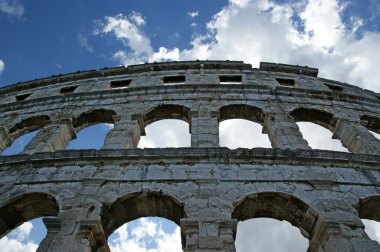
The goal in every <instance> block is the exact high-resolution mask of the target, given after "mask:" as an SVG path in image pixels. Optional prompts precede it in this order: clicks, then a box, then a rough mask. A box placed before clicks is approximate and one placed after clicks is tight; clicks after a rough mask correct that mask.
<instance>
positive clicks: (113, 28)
mask: <svg viewBox="0 0 380 252" xmlns="http://www.w3.org/2000/svg"><path fill="white" fill-rule="evenodd" d="M105 20H106V24H105V25H103V27H102V28H101V30H100V32H101V33H113V34H114V35H115V36H116V38H117V39H118V40H120V41H122V42H123V43H125V45H127V46H128V47H129V48H130V49H131V50H132V51H133V52H135V53H137V54H143V55H145V54H147V55H151V54H152V53H153V50H152V47H151V45H150V40H149V38H147V37H146V36H145V34H144V33H143V32H142V31H141V30H140V29H139V27H138V26H139V25H141V24H142V23H143V22H145V21H144V19H143V18H142V17H141V15H138V14H137V13H133V14H132V16H131V18H128V17H125V16H123V15H122V14H118V15H116V16H114V17H111V16H108V17H105Z"/></svg>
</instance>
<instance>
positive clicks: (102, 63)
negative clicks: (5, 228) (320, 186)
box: [0, 0, 380, 252]
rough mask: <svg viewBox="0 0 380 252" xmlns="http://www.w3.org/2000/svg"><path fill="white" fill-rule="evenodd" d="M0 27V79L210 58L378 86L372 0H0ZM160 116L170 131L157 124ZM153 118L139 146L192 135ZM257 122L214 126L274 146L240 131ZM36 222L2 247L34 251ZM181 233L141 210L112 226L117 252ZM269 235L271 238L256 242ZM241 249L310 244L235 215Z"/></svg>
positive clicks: (288, 231) (378, 34) (174, 240)
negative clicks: (298, 68) (312, 70)
mask: <svg viewBox="0 0 380 252" xmlns="http://www.w3.org/2000/svg"><path fill="white" fill-rule="evenodd" d="M0 31H1V37H0V87H3V86H6V85H10V84H14V83H17V82H20V81H27V80H32V79H35V78H42V77H48V76H51V75H57V74H60V73H70V72H75V71H78V70H89V69H99V68H103V67H113V66H119V65H130V64H140V63H145V62H154V61H171V60H176V61H178V60H196V59H209V60H243V61H244V62H245V63H250V64H252V66H253V67H258V65H259V62H260V61H269V62H277V63H286V64H296V65H307V66H309V67H316V68H318V69H319V76H320V77H325V78H329V79H334V80H338V81H341V82H347V83H350V84H352V85H357V86H360V87H362V88H365V89H370V90H372V91H375V92H380V83H378V78H377V72H378V66H379V65H380V57H379V55H380V1H378V0H340V1H338V0H301V1H287V0H273V1H270V0H218V1H216V0H192V1H185V0H160V1H155V0H107V1H105V0H103V1H101V0H82V1H78V0H76V1H74V0H33V1H30V0H29V1H27V0H0ZM160 123H164V125H169V126H170V127H169V126H168V127H164V128H168V129H169V130H168V131H167V132H164V133H162V132H161V133H159V132H160V129H162V128H163V127H162V125H160ZM165 123H166V124H165ZM150 126H151V128H150V129H149V130H148V129H146V131H147V136H146V137H144V138H142V139H141V141H140V145H139V147H141V148H143V147H163V146H188V144H189V136H188V135H186V133H184V132H188V125H186V124H185V125H183V124H181V123H180V122H172V121H170V122H168V121H166V122H157V123H155V124H152V125H150ZM299 126H300V129H301V132H302V133H303V135H304V137H305V138H307V135H308V133H310V132H311V130H313V132H316V131H315V130H320V133H318V134H316V133H315V134H312V136H309V137H311V138H307V140H308V142H309V144H310V145H312V147H313V148H320V149H334V150H340V151H347V150H345V149H344V148H343V147H342V146H341V144H340V142H339V141H338V142H336V141H335V142H327V141H326V138H331V136H330V135H329V134H331V132H329V131H326V130H325V129H323V128H321V129H320V128H318V127H317V126H315V125H308V124H299ZM260 127H261V126H259V125H252V123H251V124H249V125H247V122H244V121H242V120H240V121H234V120H230V121H229V122H226V123H221V125H220V142H221V146H227V147H229V148H236V147H248V148H252V147H254V146H262V147H270V145H268V143H269V142H268V140H267V137H266V136H265V135H260V134H258V136H253V137H252V139H249V138H247V137H246V136H247V133H246V134H243V132H244V131H245V130H250V131H248V132H252V131H253V130H256V131H257V132H260V131H261V128H260ZM312 127H316V128H312ZM109 129H110V126H107V125H100V126H99V125H98V126H94V127H92V128H90V129H85V130H87V136H85V134H84V133H83V134H84V136H83V137H82V136H80V134H82V133H79V134H78V141H77V142H72V143H70V146H69V147H68V148H99V146H101V144H102V141H103V139H102V138H101V137H98V138H99V139H100V140H99V143H96V144H95V143H94V144H95V145H96V146H88V145H86V146H84V144H83V143H84V142H85V141H84V140H83V139H85V138H86V137H91V136H92V135H93V134H97V136H100V135H101V134H103V136H104V135H105V133H106V132H107V130H109ZM85 130H83V131H85ZM324 130H325V131H324ZM94 132H96V133H94ZM99 132H100V133H101V134H100V133H99ZM149 132H151V133H149ZM227 132H230V133H229V134H227ZM246 132H247V131H246ZM165 134H166V135H165ZM239 135H240V138H239ZM248 135H252V134H251V133H249V134H248ZM158 136H160V137H161V138H159V137H158ZM163 136H166V137H163ZM26 137H27V138H28V137H29V139H30V137H31V135H29V136H26ZM258 137H260V138H258ZM80 139H82V140H80ZM165 139H166V140H165ZM168 139H170V141H169V140H168ZM236 139H242V140H241V141H236ZM18 141H19V142H20V143H17V142H16V143H15V144H14V146H13V147H12V148H14V149H12V148H10V149H8V150H6V151H5V152H4V153H3V154H8V155H9V154H14V153H17V151H21V150H20V148H21V149H22V146H23V145H25V144H26V143H27V142H28V139H26V138H25V139H19V140H18ZM81 141H82V142H81ZM252 143H255V144H257V145H254V146H252ZM17 146H18V147H17ZM17 148H18V150H17ZM253 222H256V223H253ZM254 225H256V227H259V228H256V227H255V226H254ZM42 226H43V225H42V224H41V221H40V220H39V221H34V222H28V223H25V224H23V225H22V226H20V227H19V228H18V229H17V230H15V231H14V232H13V233H11V234H9V235H8V236H7V237H5V238H3V239H1V240H0V246H1V247H2V248H7V249H6V250H7V251H34V250H35V249H36V247H37V244H38V243H39V241H40V239H41V236H42V237H43V236H44V231H43V228H42ZM263 227H265V228H263ZM239 230H243V231H240V232H239ZM257 230H261V231H260V232H258V231H257ZM367 230H372V231H371V232H372V233H371V235H372V237H376V236H377V237H380V228H377V227H376V226H375V225H373V224H368V228H367ZM264 231H267V232H269V234H266V233H265V232H264ZM178 232H179V230H178V228H177V227H175V225H174V226H173V224H171V223H169V222H167V221H165V220H161V219H139V220H137V221H136V222H133V223H128V224H127V225H126V226H123V227H122V228H120V229H119V230H117V231H116V232H115V234H114V235H113V236H112V237H111V238H110V240H112V242H110V244H111V247H112V251H126V250H127V248H129V249H130V251H170V250H168V249H169V248H168V247H167V245H168V244H169V245H170V246H169V247H170V248H171V249H175V250H173V251H178V250H179V249H178V248H180V242H179V235H177V236H175V234H178ZM239 233H240V234H241V235H239ZM275 234H276V235H275ZM244 235H249V237H244ZM269 236H271V237H274V238H273V239H275V238H277V240H276V242H270V241H268V242H266V243H264V244H262V243H260V242H259V241H262V240H264V241H265V240H266V239H265V237H269ZM255 237H256V238H255ZM255 239H256V240H255ZM378 239H379V238H378ZM379 240H380V239H379ZM280 242H281V243H280ZM253 244H255V245H253ZM165 246H166V247H165ZM236 246H237V247H238V251H241V252H244V251H251V250H252V249H253V248H255V249H256V251H268V250H272V251H305V250H306V248H307V241H306V240H305V239H304V238H302V236H301V235H300V232H299V230H298V229H295V230H293V229H292V226H290V224H288V223H286V222H276V221H275V222H273V220H267V219H263V220H262V219H259V220H252V221H251V220H250V221H248V222H247V223H243V224H239V229H238V237H237V242H236ZM270 246H277V247H270ZM153 247H156V249H155V250H154V249H153ZM149 249H150V250H149ZM152 249H153V250H152Z"/></svg>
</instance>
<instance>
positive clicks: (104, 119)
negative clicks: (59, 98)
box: [73, 109, 116, 132]
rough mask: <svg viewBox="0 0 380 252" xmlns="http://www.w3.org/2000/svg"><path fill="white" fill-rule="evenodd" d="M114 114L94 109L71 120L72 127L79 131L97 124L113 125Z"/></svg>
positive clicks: (109, 110) (111, 111) (107, 110)
mask: <svg viewBox="0 0 380 252" xmlns="http://www.w3.org/2000/svg"><path fill="white" fill-rule="evenodd" d="M115 115H116V112H115V111H113V110H111V109H94V110H91V111H87V112H84V113H82V114H80V115H79V116H78V117H75V118H73V127H74V128H75V130H76V131H77V132H78V131H79V130H81V129H83V128H85V127H87V126H90V125H92V124H97V123H112V124H113V123H115V119H114V116H115Z"/></svg>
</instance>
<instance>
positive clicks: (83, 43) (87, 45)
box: [78, 33, 94, 53]
mask: <svg viewBox="0 0 380 252" xmlns="http://www.w3.org/2000/svg"><path fill="white" fill-rule="evenodd" d="M78 42H79V45H80V46H81V47H83V48H84V49H86V50H87V51H88V52H91V53H92V52H94V47H93V46H92V45H90V43H89V42H88V38H87V37H86V36H84V35H83V34H81V33H79V34H78Z"/></svg>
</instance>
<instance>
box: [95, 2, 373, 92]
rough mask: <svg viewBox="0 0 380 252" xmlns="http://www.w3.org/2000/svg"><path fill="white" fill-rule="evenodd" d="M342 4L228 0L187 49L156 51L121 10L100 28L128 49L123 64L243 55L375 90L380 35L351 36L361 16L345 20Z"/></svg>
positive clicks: (240, 57) (360, 24)
mask: <svg viewBox="0 0 380 252" xmlns="http://www.w3.org/2000/svg"><path fill="white" fill-rule="evenodd" d="M344 8H345V6H344V5H342V4H340V2H338V1H337V0H309V1H302V2H299V3H297V4H289V3H288V4H276V3H274V2H272V1H269V0H260V1H249V0H231V1H230V4H229V5H228V6H226V7H225V8H223V9H222V10H221V11H220V12H218V13H217V14H215V15H214V17H213V18H212V20H210V22H209V23H208V24H207V29H208V31H207V33H205V34H195V35H194V36H193V39H192V41H191V42H190V44H191V47H190V48H188V49H179V48H172V49H169V48H166V47H165V45H162V46H161V47H160V48H159V51H158V52H155V51H154V50H153V48H152V47H151V43H150V39H149V38H148V37H147V36H146V35H145V34H144V33H143V32H142V31H141V30H140V29H139V27H138V26H137V25H136V24H135V23H134V22H132V21H131V20H129V19H128V18H126V17H123V16H122V15H120V14H119V15H117V16H115V17H106V21H107V22H106V24H105V25H104V27H103V28H102V32H103V33H109V32H113V33H114V34H115V35H116V37H117V38H118V39H120V40H122V41H124V42H125V43H126V44H127V45H128V46H129V48H130V49H131V52H127V51H124V50H120V51H119V52H118V54H117V55H115V56H114V57H115V59H119V60H120V62H121V63H123V64H125V63H131V62H134V63H141V62H146V61H151V60H158V59H160V57H158V56H159V55H164V56H165V57H162V60H192V59H222V60H223V59H230V60H244V61H245V62H247V63H251V64H252V65H253V66H255V67H257V66H258V65H259V62H260V61H270V62H282V63H289V64H297V65H308V66H311V67H318V68H319V70H320V76H322V77H326V78H331V79H335V80H339V81H342V82H348V83H351V84H354V85H359V86H362V87H364V88H367V89H371V90H374V91H377V92H379V91H380V85H378V81H377V66H378V65H379V63H380V58H379V57H377V55H379V54H380V34H379V33H374V32H370V31H364V32H363V36H362V37H359V38H358V37H357V36H355V31H357V30H358V29H359V28H361V29H363V23H364V22H365V20H363V19H360V18H358V17H352V18H351V19H350V22H351V23H350V24H349V25H348V24H347V25H346V24H344V22H343V21H342V17H341V16H342V11H343V10H344ZM132 16H133V14H132ZM139 17H141V15H140V16H139ZM293 17H298V19H299V20H300V21H297V22H295V21H294V19H293ZM141 19H142V17H141ZM142 20H144V19H142ZM140 23H141V22H140ZM144 23H145V20H144ZM300 27H301V28H300ZM349 27H351V28H349ZM120 52H123V53H120ZM165 52H171V53H170V54H168V53H165ZM177 52H178V53H177ZM121 56H123V57H121ZM127 58H128V60H127Z"/></svg>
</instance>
